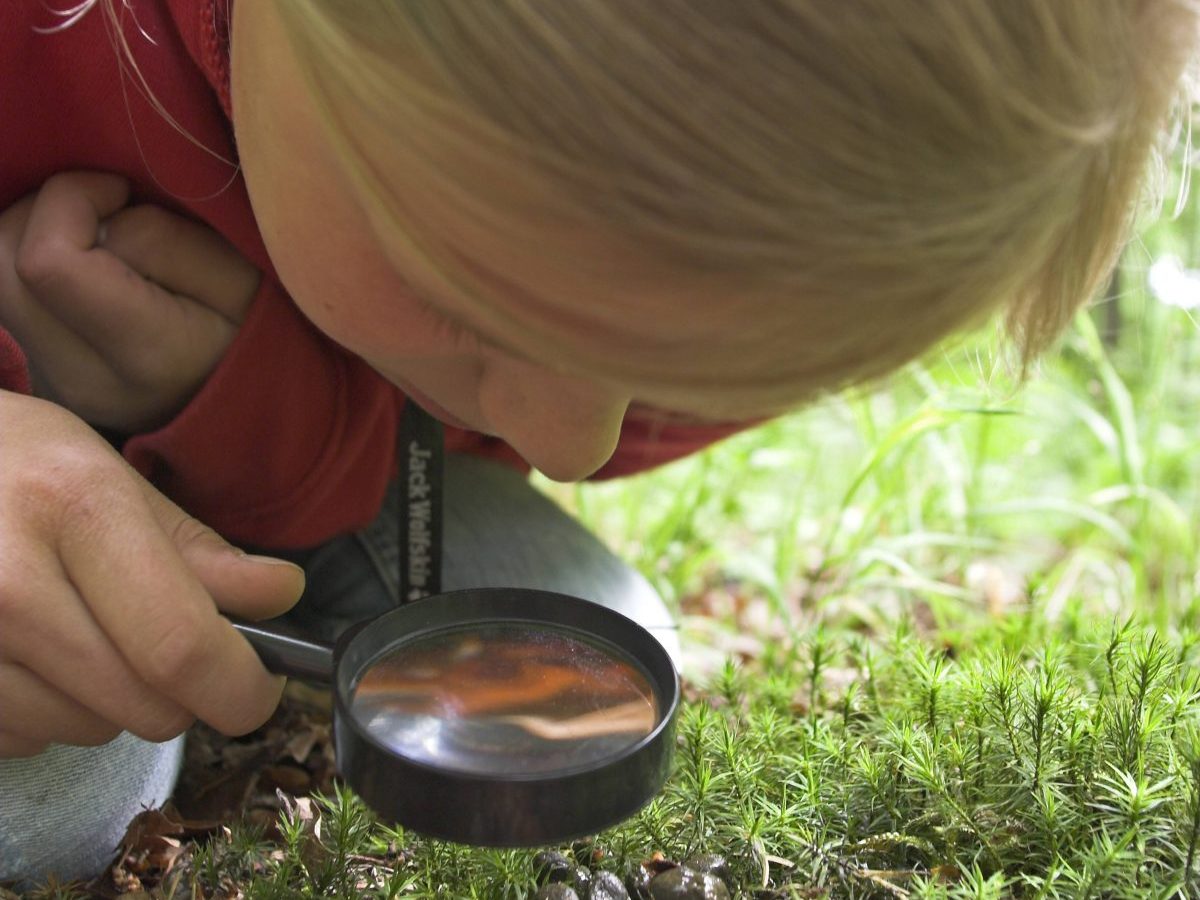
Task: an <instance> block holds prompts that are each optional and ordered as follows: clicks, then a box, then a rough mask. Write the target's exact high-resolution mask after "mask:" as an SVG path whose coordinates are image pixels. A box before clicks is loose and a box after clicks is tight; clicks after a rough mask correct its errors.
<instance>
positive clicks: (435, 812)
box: [334, 588, 681, 847]
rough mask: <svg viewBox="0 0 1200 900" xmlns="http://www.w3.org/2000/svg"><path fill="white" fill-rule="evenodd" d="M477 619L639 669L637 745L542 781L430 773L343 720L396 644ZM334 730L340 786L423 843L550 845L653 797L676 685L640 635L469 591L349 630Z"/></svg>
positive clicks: (632, 625) (596, 617)
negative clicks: (647, 694) (607, 651)
mask: <svg viewBox="0 0 1200 900" xmlns="http://www.w3.org/2000/svg"><path fill="white" fill-rule="evenodd" d="M479 622H505V623H507V622H529V623H532V624H542V625H546V626H549V627H553V628H556V629H560V630H565V631H568V632H571V633H573V634H575V635H578V636H579V637H581V638H583V639H585V640H586V639H588V638H593V639H597V640H600V641H603V642H604V643H607V644H611V645H612V647H613V648H614V649H616V650H617V651H618V652H621V653H623V654H624V655H625V656H626V657H628V658H629V659H630V660H631V661H632V662H635V663H636V664H638V665H639V667H640V668H642V669H643V670H644V672H645V673H646V675H647V676H648V677H649V679H650V683H651V686H652V688H653V689H654V691H655V692H656V693H657V695H658V699H659V702H660V707H661V708H660V713H659V722H658V724H657V725H656V727H655V728H654V730H653V731H652V732H651V733H650V734H648V735H647V736H646V737H645V738H643V739H642V740H641V741H639V742H637V743H636V744H634V745H632V746H631V747H629V748H626V749H625V750H623V751H621V752H619V753H617V754H614V755H613V756H611V757H608V758H606V759H604V760H601V761H599V762H597V763H596V764H594V765H591V766H581V767H577V768H573V769H569V770H562V771H559V772H553V773H548V774H542V775H529V774H523V773H513V774H512V775H511V776H494V775H480V774H478V773H473V772H463V771H455V770H444V769H438V768H436V767H434V766H431V765H429V764H428V763H427V762H424V761H418V760H413V759H409V758H407V757H405V756H403V755H400V754H396V753H395V752H393V751H392V750H390V749H389V748H387V747H385V746H384V745H383V744H381V743H380V742H379V741H378V740H377V739H376V738H375V737H374V736H373V735H372V734H371V733H370V732H369V731H367V729H366V728H364V727H363V726H362V725H360V724H359V723H358V722H357V721H356V720H355V718H354V716H353V715H352V714H351V712H350V700H351V699H352V696H353V690H354V687H355V686H356V684H357V681H358V678H359V676H360V674H361V673H362V672H363V671H364V669H365V668H366V667H367V666H369V665H370V664H371V662H373V661H374V660H375V659H377V658H378V656H379V655H380V654H381V653H383V652H384V651H386V650H387V649H388V648H390V647H394V645H395V643H396V642H397V641H404V642H407V641H409V640H417V639H419V638H420V637H422V636H424V635H427V634H429V633H431V632H434V631H439V632H440V631H443V630H447V629H453V628H461V627H463V626H465V625H470V624H473V623H479ZM334 665H335V673H334V702H335V716H334V733H335V740H336V743H337V759H338V769H339V772H340V774H341V775H342V777H343V778H344V779H345V780H346V781H347V783H348V784H349V785H350V786H351V787H352V788H353V789H354V790H355V792H356V793H358V795H359V796H360V797H362V798H363V800H365V801H366V802H367V804H368V805H370V806H371V807H372V808H373V809H374V810H375V811H376V812H377V813H378V814H379V815H380V816H381V817H382V818H384V819H388V820H391V821H394V822H397V823H399V824H401V825H402V826H403V827H405V828H409V829H412V830H414V831H417V832H420V833H422V834H425V835H429V836H431V837H437V838H442V839H445V840H451V841H457V842H460V843H466V844H474V845H479V846H490V847H535V846H541V845H545V844H551V843H559V842H562V841H567V840H571V839H573V838H577V837H583V836H585V835H590V834H595V833H596V832H598V831H601V830H603V829H604V828H607V827H608V826H610V825H614V824H616V823H617V822H620V821H622V820H623V819H625V818H628V817H629V816H631V815H633V814H634V813H635V812H637V810H639V809H640V808H641V807H642V806H644V805H645V804H646V803H647V802H649V801H650V800H651V799H652V798H653V797H654V795H655V794H657V793H658V791H659V790H660V789H661V788H662V785H663V782H665V781H666V778H667V775H668V774H669V773H670V768H671V759H672V756H673V753H674V747H675V720H676V715H677V712H678V708H679V703H680V693H681V692H680V686H679V676H678V674H677V673H676V671H675V665H674V663H673V662H672V660H671V657H670V655H669V654H668V653H667V651H666V649H665V648H664V647H663V646H662V644H661V643H659V641H658V640H657V639H656V638H655V637H654V636H653V635H652V634H651V633H650V632H649V631H647V630H646V629H645V628H643V627H642V626H641V625H639V624H638V623H637V622H635V621H633V620H632V619H630V618H628V617H626V616H623V615H621V614H620V613H618V612H615V611H613V610H612V609H609V608H608V607H605V606H601V605H599V604H597V603H592V602H590V601H587V600H583V599H580V598H579V597H571V596H568V595H565V594H557V593H554V592H551V591H539V590H532V589H528V588H476V589H470V590H463V591H454V592H451V593H446V594H440V595H437V596H435V597H429V598H426V599H424V600H421V601H418V602H416V603H412V604H409V605H407V606H403V607H400V608H398V609H396V610H393V611H391V612H389V613H385V614H384V615H383V616H380V617H379V618H377V619H373V620H371V621H370V622H368V623H364V624H362V625H359V626H357V627H356V628H354V629H351V630H350V631H349V632H347V633H346V634H345V635H343V637H342V639H341V640H340V641H339V642H338V645H337V649H336V650H335V663H334Z"/></svg>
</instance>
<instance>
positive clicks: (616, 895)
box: [587, 872, 629, 900]
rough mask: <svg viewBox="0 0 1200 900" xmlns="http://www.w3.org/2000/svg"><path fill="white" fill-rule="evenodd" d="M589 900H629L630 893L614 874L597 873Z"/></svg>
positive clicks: (590, 890)
mask: <svg viewBox="0 0 1200 900" xmlns="http://www.w3.org/2000/svg"><path fill="white" fill-rule="evenodd" d="M587 900H629V892H628V891H627V890H625V885H623V884H621V879H620V878H618V877H617V876H616V875H614V874H613V873H612V872H597V873H596V874H595V875H594V876H593V878H592V886H591V887H589V888H588V892H587Z"/></svg>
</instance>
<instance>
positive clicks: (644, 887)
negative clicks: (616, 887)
mask: <svg viewBox="0 0 1200 900" xmlns="http://www.w3.org/2000/svg"><path fill="white" fill-rule="evenodd" d="M653 877H654V875H653V873H651V872H650V871H648V870H647V869H646V867H645V866H638V867H637V868H636V869H634V870H633V871H632V872H630V873H629V874H628V875H626V876H625V889H626V890H627V891H629V896H630V897H632V898H633V900H650V879H651V878H653Z"/></svg>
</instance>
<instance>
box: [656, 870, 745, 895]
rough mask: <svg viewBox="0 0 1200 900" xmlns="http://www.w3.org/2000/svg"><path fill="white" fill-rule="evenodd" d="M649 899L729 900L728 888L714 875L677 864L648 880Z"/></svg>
mask: <svg viewBox="0 0 1200 900" xmlns="http://www.w3.org/2000/svg"><path fill="white" fill-rule="evenodd" d="M650 897H651V900H729V888H727V887H725V883H724V882H723V881H721V879H720V878H718V877H717V876H716V875H710V874H709V873H707V872H696V871H693V870H692V869H689V868H687V867H686V866H678V867H676V868H674V869H668V870H667V871H666V872H662V873H660V874H658V875H655V876H654V878H653V879H652V880H651V881H650Z"/></svg>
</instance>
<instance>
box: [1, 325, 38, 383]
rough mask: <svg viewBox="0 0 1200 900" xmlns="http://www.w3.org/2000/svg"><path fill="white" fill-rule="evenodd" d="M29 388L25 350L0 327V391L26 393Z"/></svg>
mask: <svg viewBox="0 0 1200 900" xmlns="http://www.w3.org/2000/svg"><path fill="white" fill-rule="evenodd" d="M31 390H32V385H31V384H30V379H29V365H28V363H27V362H26V361H25V352H24V351H23V350H22V349H21V346H20V345H19V344H18V343H17V342H16V339H15V338H13V336H12V335H11V334H9V333H8V332H7V331H5V330H4V329H3V328H0V391H12V392H13V393H15V394H28V393H29V392H30V391H31Z"/></svg>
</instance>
